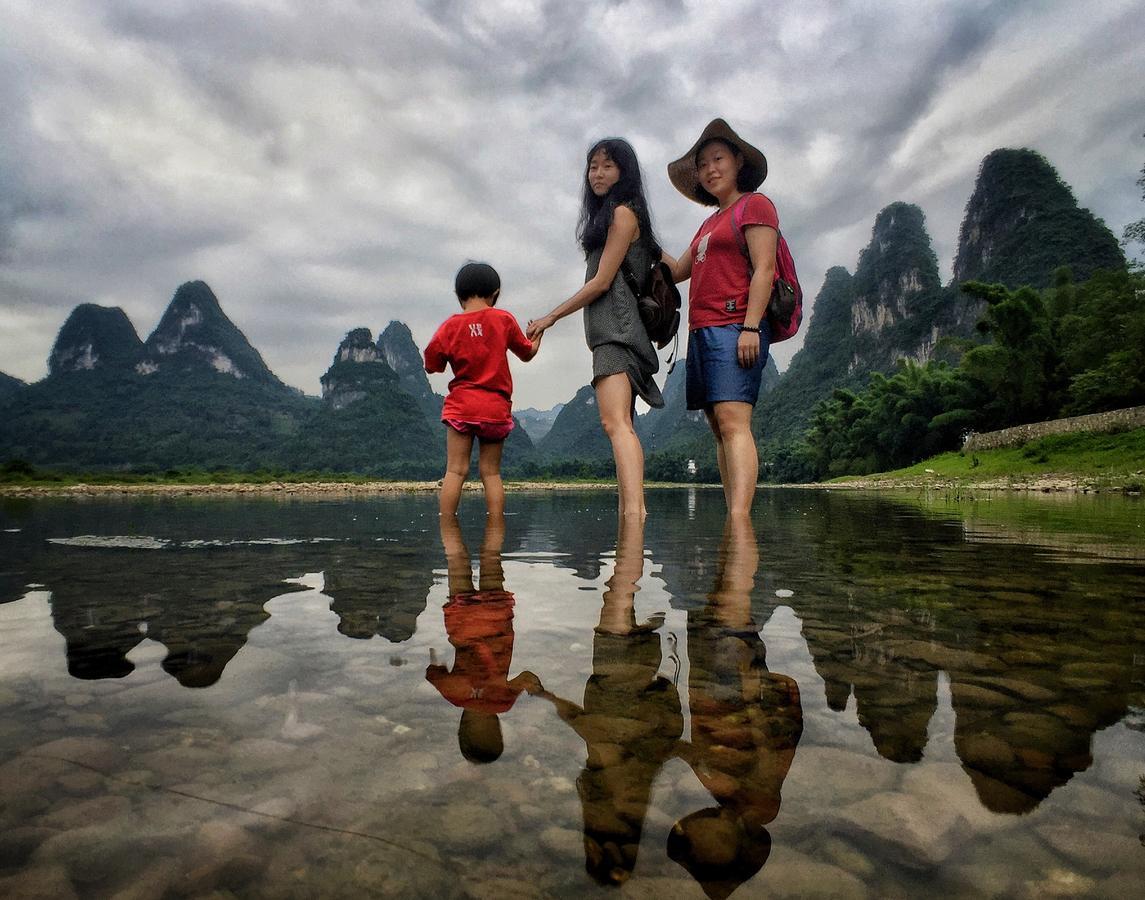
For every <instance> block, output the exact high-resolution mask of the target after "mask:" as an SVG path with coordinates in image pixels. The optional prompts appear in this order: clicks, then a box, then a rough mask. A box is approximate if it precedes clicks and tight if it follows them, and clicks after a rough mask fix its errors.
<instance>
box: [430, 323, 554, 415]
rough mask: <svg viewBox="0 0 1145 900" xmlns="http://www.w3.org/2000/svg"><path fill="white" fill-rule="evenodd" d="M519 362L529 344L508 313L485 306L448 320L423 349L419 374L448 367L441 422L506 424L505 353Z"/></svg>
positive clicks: (508, 378)
mask: <svg viewBox="0 0 1145 900" xmlns="http://www.w3.org/2000/svg"><path fill="white" fill-rule="evenodd" d="M508 350H512V351H513V352H514V353H516V354H517V356H519V357H520V358H521V359H525V358H526V357H527V356H528V355H529V354H530V353H531V352H532V350H533V345H532V344H531V343H529V339H528V338H526V337H525V333H524V332H523V331H521V326H520V325H518V324H517V320H516V319H514V318H513V316H512V314H511V313H507V312H505V310H503V309H497V308H496V307H489V308H488V309H479V310H476V311H474V312H463V313H458V314H457V315H455V316H450V317H449V318H448V319H446V320H445V322H443V323H442V325H441V327H440V328H438V329H437V332H436V334H434V336H433V338H432V339H431V340H430V342H429V346H427V347H426V348H425V370H426V371H427V372H444V371H445V365H446V363H448V364H449V365H450V367H451V368H452V369H453V380H452V381H451V382H449V395H448V396H447V397H446V398H445V406H444V407H443V408H442V410H441V418H442V420H443V421H444V420H446V419H460V420H462V421H464V422H508V421H510V420H511V419H512V417H513V416H512V412H511V410H512V406H513V376H512V375H511V374H510V373H509V360H508V359H507V358H506V356H505V354H506V352H507V351H508Z"/></svg>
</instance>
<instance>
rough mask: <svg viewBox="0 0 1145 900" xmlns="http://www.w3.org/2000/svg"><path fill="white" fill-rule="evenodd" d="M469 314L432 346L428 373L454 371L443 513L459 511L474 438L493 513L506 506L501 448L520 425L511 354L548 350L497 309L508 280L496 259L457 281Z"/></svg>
mask: <svg viewBox="0 0 1145 900" xmlns="http://www.w3.org/2000/svg"><path fill="white" fill-rule="evenodd" d="M454 291H455V292H456V293H457V300H458V302H459V303H460V304H461V309H462V312H460V313H458V314H457V315H454V316H450V317H449V318H448V319H446V320H445V322H444V323H443V324H442V325H441V327H440V328H438V329H437V332H436V334H434V336H433V338H432V339H431V340H430V342H429V346H427V347H426V348H425V370H426V371H427V372H444V371H445V366H446V363H448V364H449V366H450V367H451V368H452V370H453V380H452V381H451V382H449V395H448V396H447V397H446V398H445V405H444V406H443V407H442V410H441V421H442V422H444V423H445V425H446V432H445V433H446V442H445V454H446V460H445V476H444V477H443V478H442V482H441V496H440V498H439V501H438V510H439V512H440V513H441V514H442V515H446V516H452V515H455V514H456V513H457V507H458V504H459V503H460V502H461V488H462V485H464V484H465V478H466V476H467V475H468V474H469V459H470V456H471V455H472V453H473V439H474V438H477V441H478V444H479V450H478V457H477V470H478V472H479V473H480V475H481V483H482V485H484V487H485V507H486V509H487V510H488V512H489V515H491V516H496V515H501V514H502V513H503V512H504V511H505V488H504V487H503V486H502V484H501V450H502V448H503V447H504V444H505V438H506V437H508V435H509V432H510V431H512V430H513V415H512V412H511V409H512V398H513V376H512V375H511V374H510V373H509V361H508V359H507V358H506V353H507V352H508V351H509V350H512V351H513V352H514V353H515V354H516V355H517V356H518V357H519V358H520V359H521V360H522V361H524V362H528V361H529V360H530V359H532V358H533V357H534V356H536V355H537V351H538V350H539V349H540V347H541V336H540V335H537V337H536V338H535V339H534V340H533V341H531V342H530V341H529V340H528V338H526V337H525V335H524V333H523V332H522V331H521V326H520V325H518V324H517V320H516V319H514V318H513V316H512V314H511V313H507V312H505V311H504V310H501V309H496V308H495V307H496V305H497V298H498V297H500V295H501V277H500V276H499V275H498V274H497V270H496V269H494V268H493V267H492V266H491V265H489V264H488V263H466V264H465V265H464V266H462V267H461V269H460V270H459V271H458V273H457V278H456V279H455V280H454Z"/></svg>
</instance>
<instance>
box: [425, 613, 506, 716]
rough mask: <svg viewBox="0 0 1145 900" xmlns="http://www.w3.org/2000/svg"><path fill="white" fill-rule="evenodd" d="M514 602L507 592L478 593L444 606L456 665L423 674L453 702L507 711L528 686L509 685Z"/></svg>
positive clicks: (483, 710)
mask: <svg viewBox="0 0 1145 900" xmlns="http://www.w3.org/2000/svg"><path fill="white" fill-rule="evenodd" d="M514 602H515V601H514V599H513V595H512V594H510V593H509V592H508V591H474V592H473V593H465V594H458V595H456V596H455V597H452V598H450V601H449V602H448V603H447V604H445V609H444V612H445V630H446V632H447V633H448V634H449V642H450V643H451V644H453V646H454V648H455V651H456V652H455V653H454V658H453V668H452V669H446V668H445V666H442V665H430V666H428V667H427V668H426V670H425V678H426V680H427V681H428V682H429V683H430V684H432V685H433V686H434V687H435V688H437V689H438V691H440V692H441V696H443V697H444V698H445V699H446V700H448V701H449V702H450V703H452V704H453V705H454V706H460V707H463V708H465V709H475V710H478V711H480V712H487V713H503V712H506V711H508V710H509V709H510V708H511V707H512V706H513V704H514V702H516V700H517V696H518V695H519V694H520V693H521V691H522V690H524V688H520V687H513V686H512V685H510V684H509V666H510V664H511V663H512V661H513V606H514Z"/></svg>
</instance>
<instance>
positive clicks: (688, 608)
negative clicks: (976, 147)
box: [0, 489, 1145, 900]
mask: <svg viewBox="0 0 1145 900" xmlns="http://www.w3.org/2000/svg"><path fill="white" fill-rule="evenodd" d="M508 510H509V514H508V515H507V516H506V517H505V519H504V523H503V526H498V525H497V524H496V523H494V524H493V525H489V524H487V523H486V521H485V517H484V515H483V511H482V509H481V501H480V499H479V498H476V497H470V496H467V497H466V498H465V501H464V503H463V508H462V516H461V522H460V527H458V528H453V527H449V526H447V527H441V526H440V525H439V521H438V517H437V515H436V501H435V499H434V498H433V497H431V496H428V495H410V496H386V497H376V498H374V497H371V498H345V499H342V498H338V499H330V498H325V499H304V498H297V497H291V498H274V497H256V498H254V499H250V498H241V499H240V498H235V497H210V498H198V499H196V498H178V499H174V498H144V499H130V500H127V499H89V500H47V499H38V500H12V499H9V500H3V501H0V709H2V710H3V716H2V718H0V896H17V897H18V896H54V897H68V896H72V895H75V896H81V897H89V896H95V897H116V896H118V897H137V898H141V897H156V898H162V897H183V896H203V895H214V896H224V897H225V896H238V897H316V896H323V897H326V896H354V897H360V896H401V897H435V898H436V897H463V896H472V897H488V898H494V897H496V898H503V897H571V896H577V897H579V896H584V895H589V896H592V895H609V896H616V895H617V887H619V894H620V895H623V896H626V897H627V896H636V897H656V898H657V900H662V898H668V897H704V896H705V895H706V896H709V897H720V898H722V897H726V896H729V895H732V894H734V896H736V897H761V896H768V897H788V896H790V897H806V896H831V897H895V896H917V895H919V894H920V893H923V892H926V893H933V894H935V895H941V896H1014V897H1035V896H1036V897H1042V896H1105V897H1123V896H1140V889H1141V884H1142V882H1143V879H1145V845H1143V844H1145V837H1143V835H1145V781H1143V779H1145V504H1142V503H1141V502H1140V501H1139V500H1135V499H1133V498H1121V497H1084V496H1069V497H1046V498H1041V497H1033V498H997V497H996V498H994V499H986V498H980V499H978V500H976V501H962V502H955V501H948V500H946V499H944V498H942V497H932V498H928V497H923V496H918V497H900V498H891V497H885V496H873V495H858V494H848V493H839V492H807V491H794V490H770V491H765V492H761V494H760V495H759V496H758V498H757V502H756V510H755V513H754V516H753V521H752V523H751V525H750V526H741V527H733V526H729V525H728V524H727V523H725V521H724V517H723V500H722V496H721V495H720V493H719V492H718V491H714V490H709V489H691V490H689V489H679V490H665V491H654V492H650V493H649V518H648V521H647V523H646V524H645V526H644V527H643V528H641V527H639V526H636V527H626V528H621V527H618V525H617V522H616V517H615V496H614V495H612V494H608V493H587V492H584V493H582V492H547V493H536V494H511V495H510V496H509V504H508Z"/></svg>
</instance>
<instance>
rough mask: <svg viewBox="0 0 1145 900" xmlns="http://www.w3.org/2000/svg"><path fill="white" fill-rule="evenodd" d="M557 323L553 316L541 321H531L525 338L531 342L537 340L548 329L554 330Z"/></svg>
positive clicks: (543, 318) (544, 317)
mask: <svg viewBox="0 0 1145 900" xmlns="http://www.w3.org/2000/svg"><path fill="white" fill-rule="evenodd" d="M555 323H556V319H554V318H553V317H552V315H551V314H549V315H547V316H541V317H540V318H539V319H530V320H529V327H528V328H526V329H525V337H527V338H528V339H529V340H530V341H532V340H536V339H537V338H538V337H540V336H541V335H542V334H544V333H545V331H546V330H547V329H549V328H552V327H553V325H554V324H555Z"/></svg>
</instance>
